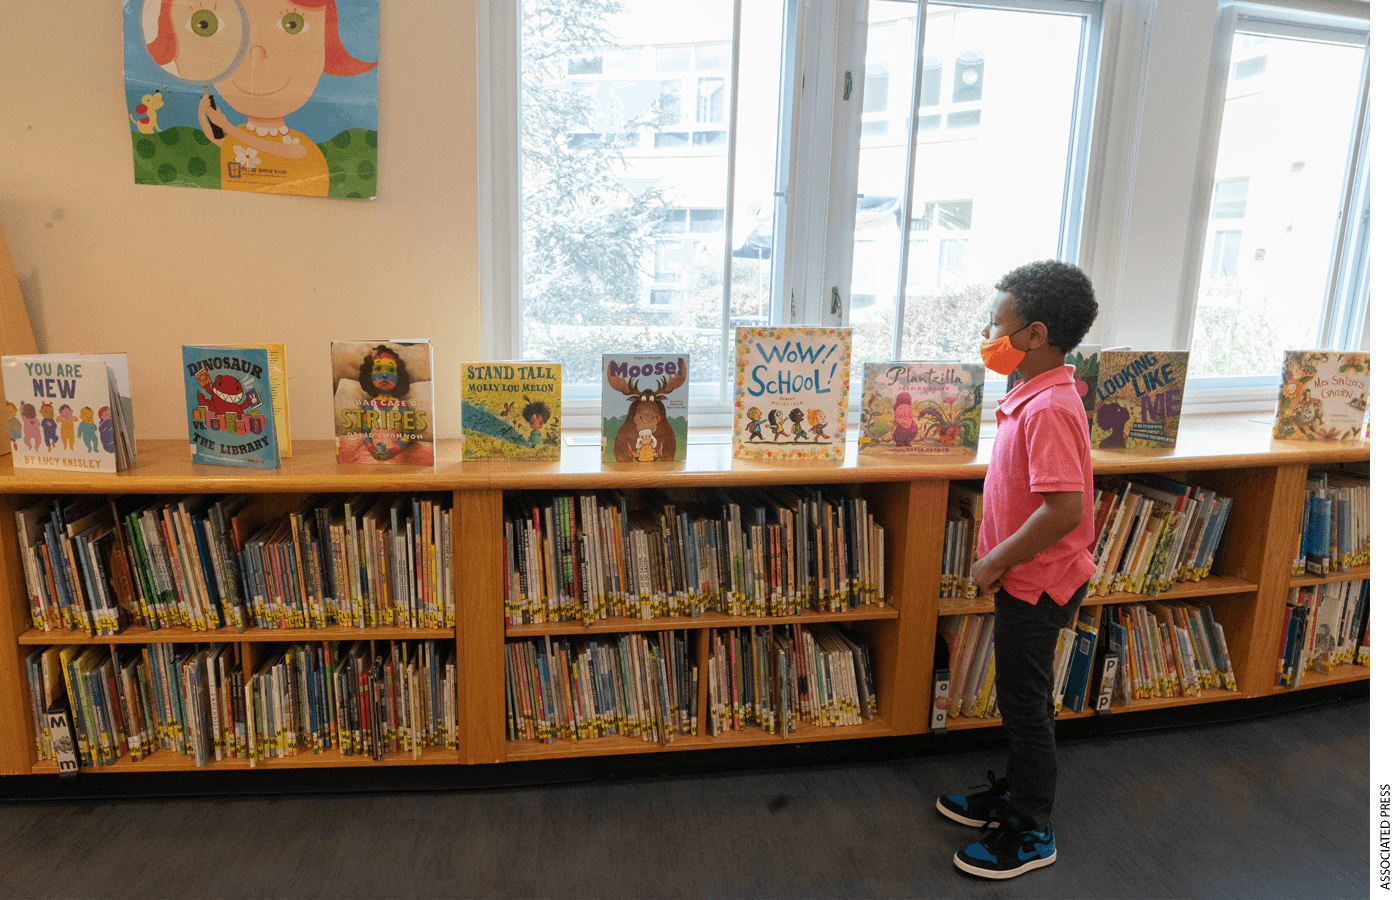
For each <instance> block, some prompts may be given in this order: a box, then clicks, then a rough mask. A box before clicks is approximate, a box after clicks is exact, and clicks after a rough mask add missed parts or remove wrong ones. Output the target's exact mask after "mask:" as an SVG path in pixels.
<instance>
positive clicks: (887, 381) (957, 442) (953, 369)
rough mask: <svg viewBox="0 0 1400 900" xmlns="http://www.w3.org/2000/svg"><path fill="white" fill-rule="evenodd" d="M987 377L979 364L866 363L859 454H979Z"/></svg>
mask: <svg viewBox="0 0 1400 900" xmlns="http://www.w3.org/2000/svg"><path fill="white" fill-rule="evenodd" d="M985 378H986V368H985V367H984V366H982V365H981V364H978V363H956V362H894V361H892V362H868V363H866V364H865V377H864V379H863V381H862V390H861V402H860V441H859V444H858V447H859V449H860V452H861V454H862V455H865V456H903V455H908V454H925V453H948V454H951V453H976V452H977V441H978V438H979V436H980V433H981V428H982V387H983V381H984V379H985Z"/></svg>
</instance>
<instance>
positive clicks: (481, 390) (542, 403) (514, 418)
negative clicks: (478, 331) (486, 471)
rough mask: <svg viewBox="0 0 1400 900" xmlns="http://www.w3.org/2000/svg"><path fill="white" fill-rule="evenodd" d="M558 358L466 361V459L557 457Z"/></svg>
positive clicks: (464, 379)
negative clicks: (490, 361) (549, 360)
mask: <svg viewBox="0 0 1400 900" xmlns="http://www.w3.org/2000/svg"><path fill="white" fill-rule="evenodd" d="M560 368H561V367H560V365H559V363H551V362H544V361H542V360H533V359H529V360H516V361H514V362H497V363H462V459H464V460H468V461H480V460H484V459H533V460H555V459H558V458H559V447H560V441H559V430H560V413H561V410H562V408H563V407H562V406H561V403H562V400H563V398H562V395H561V393H560V383H559V379H560Z"/></svg>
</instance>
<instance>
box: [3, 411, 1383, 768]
mask: <svg viewBox="0 0 1400 900" xmlns="http://www.w3.org/2000/svg"><path fill="white" fill-rule="evenodd" d="M1267 418H1268V417H1267V416H1259V415H1257V414H1256V415H1252V416H1251V415H1244V414H1221V415H1211V416H1196V417H1186V418H1184V419H1183V420H1182V424H1181V429H1180V433H1179V436H1178V441H1177V446H1176V447H1175V448H1174V449H1172V450H1167V451H1158V452H1154V453H1142V454H1136V453H1127V452H1124V451H1095V452H1094V454H1093V460H1094V470H1095V472H1096V473H1099V474H1104V473H1113V474H1123V475H1131V474H1134V473H1144V472H1157V473H1161V474H1163V475H1165V476H1167V477H1172V478H1177V479H1180V480H1184V481H1187V482H1189V483H1192V484H1199V485H1201V486H1203V487H1208V488H1210V489H1212V490H1219V491H1221V492H1223V493H1226V494H1228V495H1229V496H1231V497H1234V498H1235V507H1234V509H1233V510H1232V513H1231V517H1230V523H1229V526H1228V528H1227V531H1226V534H1225V536H1224V538H1223V540H1222V543H1221V551H1220V554H1219V555H1218V562H1219V564H1220V565H1219V571H1220V572H1221V573H1222V574H1219V575H1215V576H1212V577H1210V578H1205V579H1202V580H1201V581H1199V582H1193V583H1189V584H1178V585H1175V586H1173V587H1172V589H1171V590H1169V591H1166V592H1164V593H1163V594H1162V595H1161V598H1163V599H1172V598H1178V597H1191V598H1197V599H1206V600H1211V601H1212V608H1213V610H1214V612H1215V615H1216V619H1217V621H1218V622H1220V624H1221V625H1222V626H1223V627H1224V629H1225V632H1226V637H1227V641H1228V643H1229V647H1230V654H1231V659H1232V661H1233V663H1234V668H1235V673H1236V678H1237V680H1238V682H1239V685H1240V690H1239V691H1238V692H1225V691H1207V692H1204V693H1203V695H1202V696H1201V697H1195V698H1175V699H1172V700H1153V701H1134V703H1133V705H1132V706H1131V707H1127V708H1123V709H1119V708H1115V709H1114V714H1115V715H1117V714H1131V713H1132V712H1134V711H1138V710H1142V709H1154V708H1160V707H1162V706H1176V705H1189V704H1196V703H1210V702H1216V701H1220V700H1229V699H1237V698H1240V697H1257V696H1263V695H1266V694H1271V693H1273V692H1274V688H1273V684H1272V681H1273V673H1274V666H1275V662H1276V659H1275V657H1276V654H1277V646H1278V636H1279V633H1280V629H1281V628H1282V627H1283V622H1284V617H1285V615H1286V610H1285V605H1286V598H1287V593H1288V589H1289V587H1292V586H1294V585H1296V584H1306V583H1316V582H1313V581H1309V580H1307V579H1302V580H1300V579H1297V578H1294V577H1293V576H1292V575H1291V574H1290V571H1291V564H1292V555H1293V549H1294V548H1293V546H1292V545H1293V530H1294V527H1295V525H1296V522H1297V520H1298V516H1299V513H1300V512H1301V509H1302V502H1303V491H1304V482H1305V480H1306V475H1307V469H1308V467H1309V466H1314V465H1323V464H1330V463H1338V462H1347V461H1358V460H1367V459H1369V458H1370V445H1369V443H1368V442H1349V443H1343V444H1332V445H1325V444H1316V443H1288V442H1276V441H1273V440H1272V438H1271V436H1270V425H1269V423H1268V422H1266V421H1264V420H1265V419H1267ZM992 430H993V429H992V428H991V427H990V426H984V434H983V441H982V444H981V447H980V450H979V452H978V454H977V455H976V456H972V457H968V456H963V457H950V458H939V459H933V460H929V461H903V460H901V461H898V462H891V461H880V462H874V461H870V460H862V459H860V457H859V455H858V454H857V452H856V445H855V442H854V441H853V440H852V441H850V442H848V443H847V451H846V459H845V460H843V461H840V462H826V461H821V462H798V461H781V462H779V461H770V462H759V461H755V460H736V459H733V458H732V456H731V455H730V454H731V448H730V446H729V445H728V444H727V443H721V444H709V443H692V444H691V446H690V448H689V458H688V459H687V460H685V461H684V462H679V463H653V464H644V463H630V464H625V465H603V464H602V463H601V461H600V460H599V454H598V451H597V447H596V446H578V447H572V446H567V445H566V446H565V448H564V452H563V458H562V459H561V460H560V461H559V462H557V463H522V462H487V463H471V464H466V463H462V462H461V461H460V443H459V442H458V441H452V440H442V441H438V443H437V458H438V462H437V464H436V465H435V466H433V467H431V468H423V469H411V468H398V467H385V468H374V467H366V466H342V465H338V464H337V463H336V462H335V454H334V447H333V443H332V442H331V441H297V442H294V443H293V456H292V457H291V458H290V459H288V460H286V461H284V463H283V465H282V467H281V468H280V469H278V470H275V471H263V470H254V469H237V468H223V467H215V466H195V465H193V464H191V463H190V461H189V452H188V445H187V444H186V443H185V442H183V441H142V442H141V443H140V447H139V460H140V462H139V464H138V465H137V466H136V467H135V468H133V469H132V470H130V471H128V472H123V473H119V474H116V475H84V474H68V473H49V472H38V473H31V472H15V471H13V469H12V468H11V462H10V460H9V459H8V458H7V459H3V460H0V517H3V520H4V521H3V523H0V608H2V609H3V612H0V774H31V773H32V774H45V773H51V772H56V768H55V767H54V766H53V765H52V764H49V763H43V764H40V763H39V762H38V760H37V757H36V754H35V748H34V733H33V723H32V717H31V715H30V706H29V697H28V684H27V680H26V678H25V674H24V662H23V657H24V656H25V655H26V654H28V653H30V652H33V648H36V647H39V646H48V645H55V644H69V643H73V644H84V643H86V644H98V645H101V644H106V645H117V644H137V643H149V642H179V643H207V642H225V641H226V642H231V643H234V644H237V645H239V647H240V652H241V654H242V657H243V659H244V661H245V664H246V663H248V662H249V661H252V660H255V659H257V658H258V657H259V655H260V654H261V653H263V652H264V650H263V649H261V648H263V647H266V646H267V644H268V642H280V641H286V642H292V641H321V640H333V641H352V640H365V639H376V640H388V639H393V640H400V639H422V638H437V639H445V640H455V642H456V655H457V695H458V722H459V729H460V731H459V739H460V747H461V749H460V750H440V749H435V750H431V751H428V752H426V753H425V754H424V755H423V756H422V757H421V758H420V759H418V760H413V759H412V758H411V757H410V756H409V755H408V754H394V755H391V756H390V757H389V758H386V759H384V760H381V761H373V760H369V759H367V758H364V757H345V756H342V755H340V754H339V753H321V754H314V753H308V752H303V753H300V754H297V755H296V756H294V757H288V758H286V759H280V760H265V761H260V762H259V763H258V766H257V769H268V768H306V767H333V766H390V765H440V764H446V765H452V764H478V763H488V762H505V761H507V760H510V761H516V760H532V759H551V758H563V757H578V756H607V755H615V754H627V753H649V752H668V751H672V750H694V749H705V748H721V747H759V746H769V745H777V744H783V743H805V742H809V741H826V740H850V739H860V738H865V737H884V736H892V735H908V734H918V733H923V732H926V731H927V730H928V718H929V708H930V701H931V694H932V681H933V668H934V656H935V652H936V649H937V645H938V641H939V638H938V635H937V627H938V620H939V617H940V616H948V615H955V614H958V613H965V612H986V611H990V610H991V603H990V600H988V599H986V598H982V599H978V600H963V599H944V600H940V599H939V598H938V596H937V594H938V583H939V571H940V560H939V558H938V549H937V548H939V547H941V546H942V541H943V529H944V518H945V512H946V506H947V493H948V492H947V485H948V482H949V481H953V480H969V481H972V480H978V479H981V478H982V477H983V476H984V475H985V474H986V468H987V462H988V460H989V458H990V449H991V444H992ZM822 484H838V485H843V486H845V487H847V488H848V489H850V490H851V491H852V492H855V493H858V494H859V495H860V496H862V497H864V498H865V499H866V500H867V501H869V504H870V508H871V511H872V512H873V513H874V515H875V516H876V519H877V521H879V522H880V524H881V525H882V526H884V528H885V540H886V559H885V567H886V592H887V596H888V602H887V603H886V605H885V606H884V607H878V606H873V607H863V608H861V609H858V610H853V611H847V612H842V613H834V614H833V613H804V614H802V615H800V616H791V617H753V616H741V617H731V616H724V615H720V614H716V613H706V614H704V615H702V616H700V617H698V618H694V619H692V618H690V617H677V618H668V619H650V620H642V619H605V620H601V621H599V622H594V623H592V624H590V625H588V626H584V625H583V624H582V623H559V624H550V625H529V626H510V627H507V626H506V624H505V621H504V611H503V604H502V597H503V596H504V585H505V580H504V571H503V565H502V560H503V557H504V543H503V542H504V535H503V527H502V523H503V514H504V513H503V510H504V501H505V498H507V497H509V496H511V495H512V494H513V493H514V492H517V491H525V490H550V491H590V490H600V489H629V488H664V489H667V490H668V491H672V492H680V493H682V494H683V493H684V492H686V491H697V492H702V491H704V490H706V489H709V488H714V487H728V488H736V489H742V488H745V487H762V486H765V485H822ZM352 492H382V493H389V492H419V493H433V492H440V493H451V495H452V517H453V518H452V522H453V529H454V544H455V553H456V558H455V559H454V565H453V576H452V577H453V584H454V590H455V594H456V598H457V625H456V627H455V628H454V629H383V628H380V629H363V630H361V629H349V628H328V629H296V630H272V629H268V630H259V629H253V628H250V629H248V630H247V631H245V632H242V633H239V632H237V631H234V630H231V629H223V630H221V631H218V632H192V631H189V630H188V629H183V630H182V629H163V630H158V631H150V630H146V629H133V628H129V629H127V630H126V631H124V632H122V633H121V634H118V635H115V636H111V637H98V638H88V637H86V636H85V635H84V636H80V635H78V634H75V633H72V632H43V631H37V630H35V629H33V628H31V626H30V622H29V612H28V608H27V603H26V600H25V586H24V574H23V570H22V567H21V565H20V559H19V550H18V539H17V537H16V535H15V529H14V525H13V513H14V511H15V510H16V509H17V508H21V507H23V506H24V505H27V504H28V503H30V502H31V501H32V500H33V498H34V497H35V496H36V495H58V494H97V495H103V496H113V497H115V496H124V495H138V494H145V495H156V494H169V495H183V494H189V493H203V494H215V493H217V494H250V495H254V496H256V497H257V498H258V502H260V503H264V504H267V506H268V508H269V509H270V510H273V511H274V512H285V511H286V510H287V509H290V508H292V507H294V506H295V505H296V504H297V503H299V502H300V501H301V499H303V498H304V497H305V496H308V495H311V494H323V493H352ZM1368 576H1369V567H1358V568H1354V569H1353V571H1352V572H1350V573H1337V574H1336V575H1335V576H1333V575H1329V576H1324V578H1325V579H1326V580H1349V579H1354V578H1364V577H1368ZM1142 599H1147V598H1144V597H1141V596H1139V595H1133V594H1118V595H1109V596H1106V597H1101V598H1092V600H1091V601H1090V602H1091V603H1099V604H1101V603H1120V602H1123V603H1126V602H1135V601H1137V600H1142ZM831 621H839V622H842V623H843V624H845V625H846V626H847V627H849V628H851V629H852V630H854V631H855V632H857V633H858V634H859V636H860V637H861V639H862V640H864V641H865V642H866V643H867V644H868V645H869V646H870V649H871V654H872V657H873V659H872V663H873V666H874V669H875V683H876V690H877V696H878V698H879V705H880V717H879V718H878V719H876V720H875V721H871V722H866V723H864V724H862V725H858V726H845V727H834V728H822V727H815V726H802V727H800V728H798V730H797V731H796V732H794V733H792V734H790V735H788V736H787V737H778V736H775V735H769V734H766V733H764V732H763V731H761V730H760V729H757V728H745V729H743V730H739V731H731V732H726V733H724V734H721V735H718V736H710V735H700V736H694V737H689V736H687V737H682V738H677V739H676V740H675V741H672V742H670V743H667V744H665V745H660V744H655V743H651V742H646V741H641V740H638V739H633V738H621V737H610V738H600V739H592V740H580V741H564V740H557V741H555V742H554V743H552V744H542V743H524V742H511V741H507V740H506V698H505V666H504V660H505V656H504V653H505V650H504V648H505V641H506V639H507V638H516V637H522V638H523V637H533V636H540V635H580V634H587V633H618V632H643V631H656V630H677V629H685V630H695V631H697V632H700V633H701V635H700V637H701V638H704V637H705V635H704V634H703V633H704V632H707V631H709V630H710V629H714V628H728V627H735V626H749V625H765V626H766V625H770V624H771V625H786V624H791V623H793V622H802V623H809V622H831ZM697 645H698V646H699V647H701V648H706V647H708V641H707V640H703V639H702V640H699V641H698V642H697ZM702 652H708V651H707V650H702ZM245 671H247V669H246V668H245ZM701 671H702V672H703V671H704V668H703V667H702V668H701ZM1368 676H1369V673H1368V671H1367V670H1366V669H1365V668H1364V667H1360V666H1343V667H1339V668H1338V669H1334V670H1333V672H1332V673H1330V674H1329V675H1326V676H1322V675H1315V676H1314V675H1311V674H1310V675H1309V676H1308V677H1307V678H1305V680H1304V683H1303V685H1302V687H1300V688H1298V689H1297V690H1308V689H1309V688H1312V687H1317V686H1322V685H1327V684H1335V683H1341V682H1346V681H1354V680H1358V679H1364V678H1367V677H1368ZM702 677H703V676H702ZM701 684H702V691H701V697H702V706H703V705H704V703H703V698H704V696H705V694H704V682H703V680H702V683H701ZM703 715H704V713H702V722H703ZM1080 715H1090V713H1082V714H1080ZM997 724H999V723H998V722H997V720H993V719H987V720H983V719H954V720H950V722H949V728H950V729H953V730H956V729H960V728H976V727H994V726H995V725H997ZM194 768H195V766H194V763H193V762H192V761H190V760H188V759H186V758H185V757H183V756H179V755H178V754H174V753H171V752H168V751H165V752H162V753H157V754H154V755H152V756H150V757H148V758H146V759H144V760H142V761H141V762H138V763H132V762H130V760H129V759H123V760H122V761H121V762H120V763H118V764H117V765H115V766H111V767H104V768H102V769H98V770H94V771H103V772H117V773H120V772H128V771H152V772H153V771H186V770H192V769H194ZM206 768H210V769H235V768H236V769H246V768H249V767H248V765H247V763H246V762H236V761H223V762H220V763H211V764H210V766H207V767H206Z"/></svg>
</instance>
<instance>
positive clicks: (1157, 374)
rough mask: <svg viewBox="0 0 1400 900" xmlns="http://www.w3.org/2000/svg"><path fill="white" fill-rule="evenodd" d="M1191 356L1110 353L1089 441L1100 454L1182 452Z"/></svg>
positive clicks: (1102, 367)
mask: <svg viewBox="0 0 1400 900" xmlns="http://www.w3.org/2000/svg"><path fill="white" fill-rule="evenodd" d="M1189 357H1190V354H1189V353H1188V352H1186V351H1161V350H1104V351H1103V352H1102V353H1101V354H1100V357H1099V383H1098V386H1097V387H1096V388H1095V392H1094V393H1095V402H1094V413H1093V417H1092V419H1091V420H1090V422H1089V426H1090V427H1089V432H1090V434H1089V440H1090V443H1091V445H1092V446H1093V448H1094V449H1095V450H1157V449H1162V448H1167V447H1175V446H1176V431H1177V426H1178V425H1180V423H1181V398H1182V395H1183V393H1184V392H1185V388H1186V364H1187V361H1188V359H1189Z"/></svg>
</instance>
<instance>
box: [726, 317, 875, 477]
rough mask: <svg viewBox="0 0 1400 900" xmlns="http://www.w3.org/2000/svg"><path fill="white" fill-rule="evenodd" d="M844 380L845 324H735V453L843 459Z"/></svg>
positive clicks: (847, 361)
mask: <svg viewBox="0 0 1400 900" xmlns="http://www.w3.org/2000/svg"><path fill="white" fill-rule="evenodd" d="M850 385H851V330H850V329H849V328H803V327H781V328H771V327H747V326H741V327H739V328H736V329H735V334H734V433H733V440H734V455H735V456H736V457H752V458H764V459H768V458H772V459H794V458H811V459H842V458H844V456H845V452H846V435H845V431H846V408H847V403H848V397H847V394H848V392H849V390H850Z"/></svg>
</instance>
